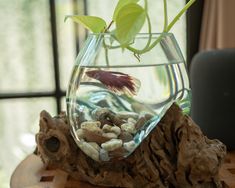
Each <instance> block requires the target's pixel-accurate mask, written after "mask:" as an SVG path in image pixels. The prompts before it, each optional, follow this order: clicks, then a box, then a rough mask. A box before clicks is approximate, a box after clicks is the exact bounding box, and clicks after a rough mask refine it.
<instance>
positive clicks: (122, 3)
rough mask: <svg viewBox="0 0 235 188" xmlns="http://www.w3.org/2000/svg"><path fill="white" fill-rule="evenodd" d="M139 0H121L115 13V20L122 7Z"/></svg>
mask: <svg viewBox="0 0 235 188" xmlns="http://www.w3.org/2000/svg"><path fill="white" fill-rule="evenodd" d="M138 1H139V0H119V1H118V3H117V5H116V8H115V10H114V13H113V21H116V18H117V15H118V12H119V11H120V9H121V8H122V7H124V6H125V5H127V4H130V3H137V2H138Z"/></svg>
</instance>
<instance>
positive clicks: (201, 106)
mask: <svg viewBox="0 0 235 188" xmlns="http://www.w3.org/2000/svg"><path fill="white" fill-rule="evenodd" d="M189 76H190V83H191V88H192V108H191V116H192V119H193V120H194V121H195V122H196V123H197V124H198V125H199V126H200V127H201V129H202V131H203V132H204V134H205V135H207V136H208V137H209V138H218V139H219V140H221V141H222V142H223V143H224V144H226V146H227V148H228V149H230V150H232V149H233V150H234V149H235V49H224V50H213V51H206V52H200V53H198V54H197V55H196V56H195V57H194V58H193V60H192V63H191V66H190V73H189Z"/></svg>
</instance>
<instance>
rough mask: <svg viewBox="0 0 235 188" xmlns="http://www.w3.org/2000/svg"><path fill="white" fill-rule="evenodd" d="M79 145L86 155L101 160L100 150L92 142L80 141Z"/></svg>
mask: <svg viewBox="0 0 235 188" xmlns="http://www.w3.org/2000/svg"><path fill="white" fill-rule="evenodd" d="M79 147H80V148H81V150H82V151H83V152H84V153H85V154H86V155H88V156H89V157H91V158H92V159H93V160H95V161H99V151H98V150H96V149H95V148H94V147H93V146H92V145H91V144H89V143H87V142H80V143H79Z"/></svg>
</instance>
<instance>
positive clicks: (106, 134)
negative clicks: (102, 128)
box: [102, 133, 118, 139]
mask: <svg viewBox="0 0 235 188" xmlns="http://www.w3.org/2000/svg"><path fill="white" fill-rule="evenodd" d="M102 136H103V137H106V138H110V139H112V138H117V137H118V136H117V135H116V134H115V133H103V134H102Z"/></svg>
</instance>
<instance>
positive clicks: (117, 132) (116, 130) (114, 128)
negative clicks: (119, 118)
mask: <svg viewBox="0 0 235 188" xmlns="http://www.w3.org/2000/svg"><path fill="white" fill-rule="evenodd" d="M110 131H111V132H114V133H115V134H116V135H117V136H119V135H120V134H121V129H120V128H119V127H118V126H114V127H112V128H111V130H110Z"/></svg>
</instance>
